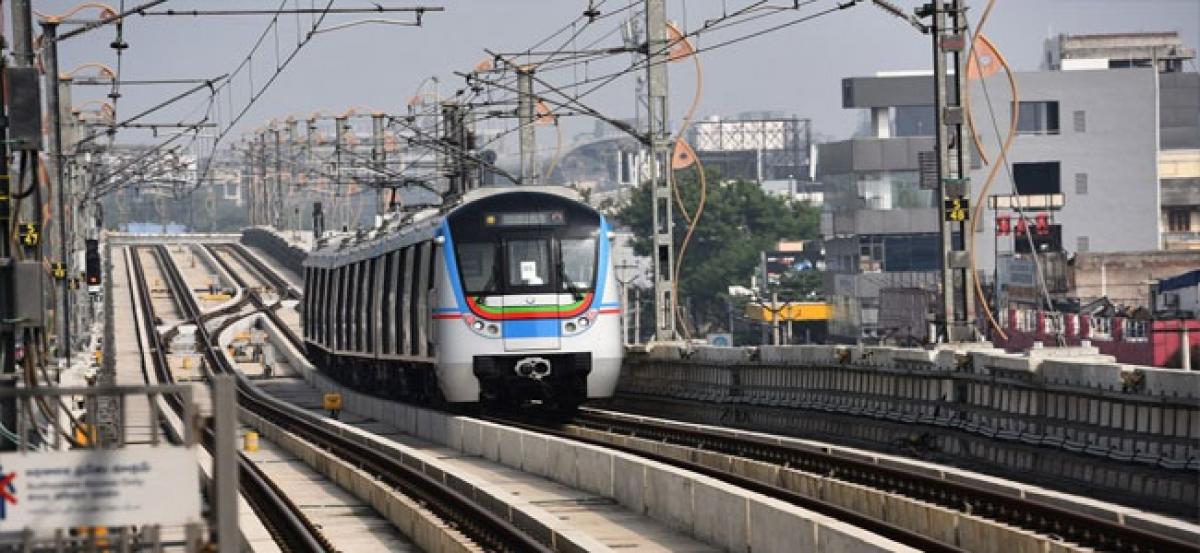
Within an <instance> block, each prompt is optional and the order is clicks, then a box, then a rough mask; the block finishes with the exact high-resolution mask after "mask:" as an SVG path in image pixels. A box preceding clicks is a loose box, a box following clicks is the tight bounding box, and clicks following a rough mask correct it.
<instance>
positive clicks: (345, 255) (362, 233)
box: [304, 186, 583, 267]
mask: <svg viewBox="0 0 1200 553" xmlns="http://www.w3.org/2000/svg"><path fill="white" fill-rule="evenodd" d="M530 192H533V193H542V194H548V195H552V196H557V197H560V198H562V199H564V200H568V201H575V202H582V201H583V197H582V196H581V195H580V194H579V193H578V192H576V191H575V190H573V189H571V188H567V187H565V186H505V187H486V188H476V189H475V190H471V191H470V192H467V193H466V194H464V195H463V196H462V197H461V198H460V199H459V200H458V201H456V202H454V203H452V204H447V205H444V206H441V207H437V208H429V209H425V210H421V211H417V212H414V213H409V214H405V215H404V216H399V217H397V216H393V217H390V218H386V219H384V222H383V224H382V225H380V226H377V227H375V228H372V229H360V230H359V231H357V232H355V233H353V234H351V235H347V236H342V237H336V238H333V239H331V240H328V241H327V242H325V244H324V245H322V246H320V247H318V248H316V249H314V250H313V251H312V253H310V254H309V255H308V257H307V258H306V259H305V260H304V265H305V266H306V267H335V266H340V265H344V264H346V263H354V262H357V261H361V260H363V259H369V258H372V257H378V256H380V255H383V254H384V253H386V252H389V251H392V250H394V249H397V248H403V247H405V246H409V245H411V244H415V243H418V242H423V241H426V240H430V239H432V238H433V235H434V234H435V233H436V232H437V229H438V227H439V226H441V224H442V221H443V220H444V219H445V218H446V217H447V216H448V215H450V214H451V213H453V212H455V211H456V210H458V209H460V208H462V207H464V206H467V205H470V204H473V203H475V202H478V201H481V200H484V199H487V198H493V197H496V196H501V195H505V194H513V193H530Z"/></svg>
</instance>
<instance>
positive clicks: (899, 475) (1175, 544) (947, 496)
mask: <svg viewBox="0 0 1200 553" xmlns="http://www.w3.org/2000/svg"><path fill="white" fill-rule="evenodd" d="M234 247H235V248H240V246H234ZM242 259H243V260H249V259H253V262H254V265H255V267H254V270H255V272H256V273H258V274H259V275H260V276H261V278H266V279H267V280H269V281H271V285H272V286H273V287H276V289H277V290H280V291H281V292H280V293H281V294H282V290H286V289H287V283H286V281H284V280H283V279H282V277H279V276H278V275H277V274H275V273H274V271H272V270H271V269H270V268H269V267H267V266H266V265H265V264H264V263H262V262H261V260H258V259H257V258H253V256H250V255H249V254H247V253H245V252H244V251H243V253H242ZM272 276H273V277H274V278H271V277H272ZM281 297H282V296H281ZM270 316H272V317H273V319H274V322H275V324H276V325H277V326H278V327H279V328H280V329H281V330H282V331H283V332H284V334H285V336H286V337H287V339H288V341H289V342H291V343H292V345H294V346H296V347H297V348H300V349H301V351H303V342H302V341H301V340H300V339H299V337H297V336H296V335H295V333H293V332H291V330H290V329H289V328H287V327H286V325H283V324H282V321H280V320H279V319H278V317H277V316H276V315H275V314H274V313H270ZM485 418H486V419H488V420H491V421H492V422H496V423H499V424H505V425H510V426H518V427H521V428H524V429H526V430H529V431H534V432H538V433H542V434H549V435H553V436H556V437H559V438H564V439H569V440H575V441H581V442H585V443H590V444H593V445H598V446H601V447H606V448H610V449H616V450H620V451H624V452H626V453H630V454H634V455H638V456H641V457H645V458H649V459H652V460H655V461H658V462H662V463H665V464H669V465H672V466H676V467H679V468H684V469H687V470H692V471H695V472H698V473H701V474H706V475H708V476H711V477H714V478H717V479H719V480H722V481H725V482H728V483H731V484H734V485H737V486H739V487H743V488H746V489H749V490H753V491H756V492H759V493H763V494H765V495H768V496H771V497H775V498H778V499H781V500H785V501H788V502H790V503H793V504H796V505H798V506H801V507H804V508H807V509H810V510H813V511H816V512H819V513H822V514H825V515H827V516H830V517H833V518H836V519H838V520H843V521H845V522H848V523H851V524H854V525H855V526H859V527H861V528H864V529H867V530H870V531H872V532H875V533H877V534H879V535H882V536H884V537H887V538H890V539H893V540H895V541H897V542H900V543H904V544H906V545H910V546H912V547H916V548H920V549H923V550H926V551H958V550H959V549H957V548H956V547H954V546H953V545H950V544H947V543H945V542H942V541H937V540H935V539H933V538H931V537H929V536H926V535H923V534H919V533H916V532H914V531H911V530H908V529H906V528H902V527H899V526H896V525H894V524H891V523H888V522H884V521H881V520H879V519H877V518H873V517H870V516H867V515H864V514H862V513H859V512H857V511H853V510H850V509H847V508H845V507H841V506H839V505H836V504H834V503H831V502H828V501H824V500H821V499H816V498H812V497H808V496H804V495H801V494H799V493H796V492H794V491H791V490H788V489H784V488H782V487H779V486H775V485H772V484H768V483H765V482H762V481H759V480H754V479H751V478H748V477H745V476H741V475H738V474H734V473H732V472H731V471H728V470H723V469H720V468H716V467H712V466H708V465H704V464H701V463H699V462H695V461H691V460H682V459H680V458H678V457H673V456H666V455H662V454H659V453H655V452H651V451H646V449H644V448H639V447H635V446H631V445H627V442H624V440H623V438H624V437H637V438H643V439H646V440H653V441H656V442H659V443H668V444H672V445H675V446H682V447H687V448H690V449H692V450H694V451H695V452H709V453H721V454H725V455H729V456H736V457H740V458H744V459H750V460H754V461H759V462H764V463H769V464H773V465H776V466H780V467H787V468H790V469H794V470H798V471H802V472H807V473H810V474H814V475H820V476H825V477H832V478H835V479H837V480H840V481H843V482H847V483H852V484H857V485H861V486H865V487H869V488H873V489H875V490H879V491H884V492H888V493H892V494H897V495H901V496H904V497H907V498H910V499H914V500H918V501H922V502H926V503H930V504H934V505H939V506H942V507H945V508H949V509H952V510H955V511H959V512H961V513H969V514H971V515H974V516H978V517H981V518H984V519H988V520H991V521H994V522H997V523H1000V524H1005V525H1009V526H1012V527H1016V528H1020V529H1023V530H1027V531H1030V532H1034V533H1037V534H1039V535H1045V536H1051V537H1054V538H1057V539H1061V540H1064V541H1067V542H1070V543H1075V544H1078V545H1081V546H1084V547H1091V548H1095V549H1097V550H1104V551H1131V552H1145V551H1162V552H1176V551H1178V552H1191V553H1196V552H1200V545H1197V544H1196V543H1189V542H1186V541H1183V540H1180V539H1177V538H1175V537H1172V536H1169V535H1164V534H1160V533H1156V532H1153V531H1151V530H1147V529H1142V528H1137V527H1132V526H1127V525H1124V524H1122V523H1120V522H1117V521H1114V520H1109V519H1105V518H1100V517H1097V516H1092V515H1088V514H1084V513H1081V512H1079V511H1077V510H1071V509H1067V508H1063V507H1059V506H1056V505H1052V504H1049V503H1045V502H1041V501H1037V500H1034V499H1029V498H1023V497H1016V496H1012V495H1007V494H1004V493H1000V492H996V491H992V490H989V489H986V488H982V487H980V486H973V485H970V484H966V483H961V482H956V481H950V480H945V479H942V478H938V477H934V476H930V475H927V474H924V473H921V472H917V471H913V470H906V469H903V468H897V467H890V466H883V465H879V464H876V463H873V462H870V461H866V460H861V459H856V458H852V457H847V456H843V455H836V454H833V453H828V452H823V451H818V450H813V449H805V448H802V447H799V446H796V445H792V444H788V443H784V442H781V441H778V440H772V439H770V438H768V437H754V436H749V435H745V434H733V433H725V432H719V431H715V430H708V429H703V428H699V427H697V426H695V425H691V424H687V423H679V422H674V421H668V420H661V419H660V420H647V419H644V418H642V417H637V416H632V415H623V414H619V413H610V412H605V411H600V410H594V409H582V410H581V411H580V412H579V413H578V414H577V415H576V416H575V417H574V418H572V419H571V420H569V421H568V422H567V423H566V424H563V423H562V421H559V420H546V419H538V418H529V417H516V418H514V417H507V416H506V417H485ZM589 431H590V432H589ZM597 433H602V434H606V435H607V436H605V437H599V436H597ZM583 434H588V435H583ZM617 442H622V443H617ZM691 458H693V459H696V458H700V456H699V455H692V456H691Z"/></svg>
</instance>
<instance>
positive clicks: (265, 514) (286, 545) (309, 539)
mask: <svg viewBox="0 0 1200 553" xmlns="http://www.w3.org/2000/svg"><path fill="white" fill-rule="evenodd" d="M147 249H148V250H149V251H151V252H152V255H153V256H154V258H155V260H156V262H157V264H158V267H159V271H160V273H161V274H162V275H163V276H164V278H165V279H166V280H168V283H169V284H168V286H170V288H171V290H172V292H171V293H172V297H173V298H174V299H175V302H176V305H177V306H179V307H180V309H181V311H180V313H181V314H184V315H189V320H197V321H199V320H200V318H199V317H191V316H190V314H189V313H188V312H187V311H186V304H187V302H186V301H183V300H180V299H179V298H180V294H186V295H190V294H191V291H190V290H188V289H187V287H186V286H184V287H183V288H182V290H183V292H181V291H180V290H181V289H180V288H178V287H176V282H175V281H174V275H172V274H171V271H170V270H168V269H167V268H166V267H167V266H168V265H169V264H170V263H169V258H167V257H166V256H167V254H166V249H165V248H163V247H161V246H159V247H156V248H152V249H150V248H147ZM130 251H131V253H132V255H131V257H132V264H133V273H134V280H136V282H137V284H136V286H134V289H135V292H136V293H137V294H138V297H139V299H140V301H141V304H142V320H141V321H138V326H139V327H140V329H139V330H140V331H143V332H145V333H146V336H147V339H148V343H149V344H150V354H151V359H152V360H153V361H152V362H153V365H154V366H153V370H154V372H155V374H156V375H157V377H158V379H159V380H160V381H162V382H166V383H174V381H175V378H174V376H173V375H172V373H171V368H170V365H169V363H168V361H167V353H166V352H167V348H166V347H165V346H164V344H163V339H162V336H160V335H159V333H158V332H156V331H155V330H154V329H155V327H156V325H155V319H156V315H155V313H154V305H153V302H152V300H151V297H150V291H149V289H148V288H147V286H146V277H145V269H144V267H143V265H142V259H141V255H140V251H143V248H134V249H132V250H130ZM170 265H171V266H173V264H170ZM200 326H201V327H202V326H203V324H202V323H201V324H200ZM164 399H165V400H166V401H167V402H168V403H169V404H170V405H171V408H172V409H174V410H175V412H176V413H177V414H178V415H179V416H180V419H181V420H184V421H187V420H189V419H188V417H187V415H186V414H185V413H184V407H183V404H182V403H181V402H180V400H179V398H178V397H175V396H168V397H166V398H164ZM167 433H168V435H169V437H171V439H173V440H175V441H178V440H179V439H180V436H179V434H178V431H177V430H176V429H173V428H170V427H169V426H168V427H167ZM201 442H202V443H203V445H204V448H205V449H206V450H208V452H209V454H215V451H214V435H213V430H212V428H211V427H206V428H205V429H204V431H203V439H202V440H201ZM237 461H238V485H239V488H240V490H241V492H242V496H243V497H245V498H246V500H247V501H248V502H249V503H250V506H251V508H253V510H254V512H255V513H256V514H257V515H258V516H259V518H260V519H261V520H262V522H263V525H264V526H266V528H267V530H268V531H269V532H270V533H271V535H272V537H274V538H275V541H276V543H278V544H279V545H280V547H281V548H282V549H284V550H285V551H290V552H296V553H301V552H331V551H336V550H335V549H334V548H333V547H332V546H331V545H330V544H329V542H328V541H327V540H326V539H325V537H324V536H323V535H322V534H321V532H320V530H319V529H317V528H316V527H315V526H314V525H313V524H312V522H311V521H309V520H308V519H307V518H306V517H305V516H304V514H303V513H302V512H301V511H300V509H299V508H298V507H297V506H296V505H295V504H294V503H292V502H291V501H290V500H289V499H288V497H287V494H286V493H284V492H283V491H282V490H280V489H279V488H278V486H276V485H275V484H274V482H272V481H271V480H270V479H269V478H267V477H266V475H264V474H263V473H262V471H261V470H259V468H258V467H257V466H255V464H254V463H252V462H250V460H249V459H246V457H245V456H243V455H241V454H239V455H238V460H237Z"/></svg>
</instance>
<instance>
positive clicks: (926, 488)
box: [494, 408, 1200, 553]
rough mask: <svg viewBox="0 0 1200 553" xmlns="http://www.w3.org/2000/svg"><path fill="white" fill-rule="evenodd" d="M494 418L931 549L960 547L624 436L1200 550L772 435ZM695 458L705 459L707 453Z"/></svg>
mask: <svg viewBox="0 0 1200 553" xmlns="http://www.w3.org/2000/svg"><path fill="white" fill-rule="evenodd" d="M494 422H497V423H500V424H509V425H519V426H521V427H522V428H525V429H528V430H531V431H535V432H539V433H543V434H549V435H553V436H556V437H559V438H564V439H570V440H577V441H581V442H584V443H590V444H593V445H599V446H602V447H608V448H611V449H617V450H620V451H624V452H627V453H630V454H634V455H638V456H642V457H647V458H650V459H653V460H655V461H658V462H662V463H665V464H669V465H673V466H676V467H680V468H684V469H688V470H693V471H696V472H700V473H702V474H707V475H709V476H712V477H714V478H717V479H720V480H724V481H726V482H729V483H732V484H735V485H738V486H742V487H746V488H747V489H751V490H754V491H757V492H760V493H764V494H766V495H769V496H773V497H776V498H779V499H783V500H785V501H790V502H793V503H796V504H797V505H799V506H802V507H805V508H808V509H811V510H813V511H817V512H820V513H823V514H826V515H828V516H831V517H835V518H838V519H840V520H844V521H846V522H849V523H851V524H854V525H856V526H859V527H861V528H865V529H868V530H871V531H873V532H876V533H878V534H880V535H883V536H885V537H888V538H891V539H893V540H896V541H899V542H901V543H905V544H907V545H910V546H913V547H918V548H921V549H925V550H927V551H934V550H941V551H945V550H952V549H953V548H952V547H950V546H948V545H947V544H945V543H943V542H934V543H929V541H930V540H931V538H927V537H925V536H921V537H920V538H914V537H913V536H911V535H909V534H912V532H910V531H908V530H905V529H898V530H899V531H897V527H895V526H894V525H890V524H887V523H883V522H881V521H879V520H877V519H874V518H871V517H867V516H866V515H863V514H861V513H858V512H855V511H850V510H848V509H845V508H843V507H840V506H837V505H834V504H831V503H826V502H824V501H822V500H818V499H814V498H811V497H807V496H802V495H800V494H797V493H796V492H792V491H790V490H787V489H784V488H781V487H778V486H775V485H772V484H768V483H765V482H762V481H760V480H754V479H750V478H748V477H745V476H741V475H738V474H733V473H732V472H729V471H726V470H724V469H720V468H716V467H713V466H710V465H706V464H702V463H700V462H696V461H694V460H683V459H680V458H679V457H676V456H668V455H663V454H660V453H656V452H653V451H647V450H646V449H645V448H644V447H638V446H636V445H630V443H631V442H629V441H626V440H624V439H623V438H626V437H636V438H641V439H643V440H648V441H650V442H651V443H653V442H656V443H664V444H671V445H673V446H680V447H685V448H688V449H691V450H692V451H693V452H695V453H700V452H706V453H719V454H724V455H729V456H734V457H740V458H744V459H749V460H753V461H759V462H763V463H768V464H771V465H776V466H778V467H785V468H789V469H793V470H797V471H802V472H806V473H809V474H813V475H818V476H824V477H830V478H834V479H837V480H840V481H843V482H848V483H852V484H857V485H861V486H866V487H869V488H873V489H876V490H880V491H885V492H889V493H892V494H897V495H901V496H904V497H908V498H911V499H915V500H919V501H923V502H926V503H931V504H934V505H939V506H942V507H946V508H949V509H953V510H956V511H959V512H962V513H967V514H971V515H975V516H979V517H982V518H985V519H988V520H992V521H995V522H998V523H1001V524H1005V525H1009V526H1012V527H1016V528H1020V529H1023V530H1027V531H1030V532H1034V533H1037V534H1040V535H1045V536H1052V537H1055V538H1058V539H1061V540H1064V541H1067V542H1070V543H1074V544H1078V545H1081V546H1084V547H1089V548H1093V549H1095V550H1098V551H1129V552H1148V551H1158V552H1180V553H1184V552H1187V553H1197V552H1200V544H1197V543H1195V542H1190V543H1189V542H1186V541H1183V540H1180V539H1177V538H1175V537H1172V536H1168V535H1164V534H1160V533H1156V532H1153V531H1150V530H1146V529H1142V528H1136V527H1132V526H1127V525H1124V524H1122V523H1120V522H1117V521H1113V520H1109V519H1105V518H1100V517H1097V516H1092V515H1088V514H1084V513H1081V512H1078V511H1075V510H1070V509H1065V508H1062V507H1058V506H1055V505H1052V504H1049V503H1045V502H1041V501H1037V500H1034V499H1029V498H1023V497H1016V496H1013V495H1008V494H1004V493H1000V492H996V491H992V490H989V489H987V488H984V487H980V486H973V485H970V484H967V483H962V482H956V481H951V480H945V479H942V478H938V477H935V476H931V475H928V474H924V473H921V472H917V471H912V470H906V469H903V468H897V467H891V466H885V465H880V464H876V463H873V462H870V461H867V460H862V459H856V458H852V457H847V456H842V455H836V454H833V453H828V452H823V451H819V450H814V449H807V448H803V447H800V446H798V445H794V444H788V443H785V442H783V441H780V440H775V439H772V438H770V437H767V436H751V435H747V434H744V433H730V432H721V431H718V430H714V429H706V428H700V427H697V426H696V425H691V424H687V423H678V422H675V421H669V420H663V419H656V420H648V419H645V418H642V417H638V416H634V415H627V414H621V413H612V412H607V411H602V410H596V409H588V408H583V409H581V410H580V411H579V413H578V414H577V415H575V416H574V417H573V418H571V419H570V420H569V421H567V422H565V423H563V422H561V421H551V420H545V419H537V418H529V417H517V418H513V417H500V418H496V419H495V420H494ZM689 457H690V459H699V458H701V457H702V456H701V455H690V456H689Z"/></svg>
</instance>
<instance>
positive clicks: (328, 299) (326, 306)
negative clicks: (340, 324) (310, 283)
mask: <svg viewBox="0 0 1200 553" xmlns="http://www.w3.org/2000/svg"><path fill="white" fill-rule="evenodd" d="M322 274H323V275H324V276H322V279H320V285H322V289H323V290H324V291H323V293H322V297H320V299H322V303H323V305H322V307H320V315H322V323H320V331H322V332H323V335H324V337H325V338H324V343H325V348H326V349H334V320H332V317H334V305H335V303H334V269H332V268H329V269H322Z"/></svg>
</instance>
